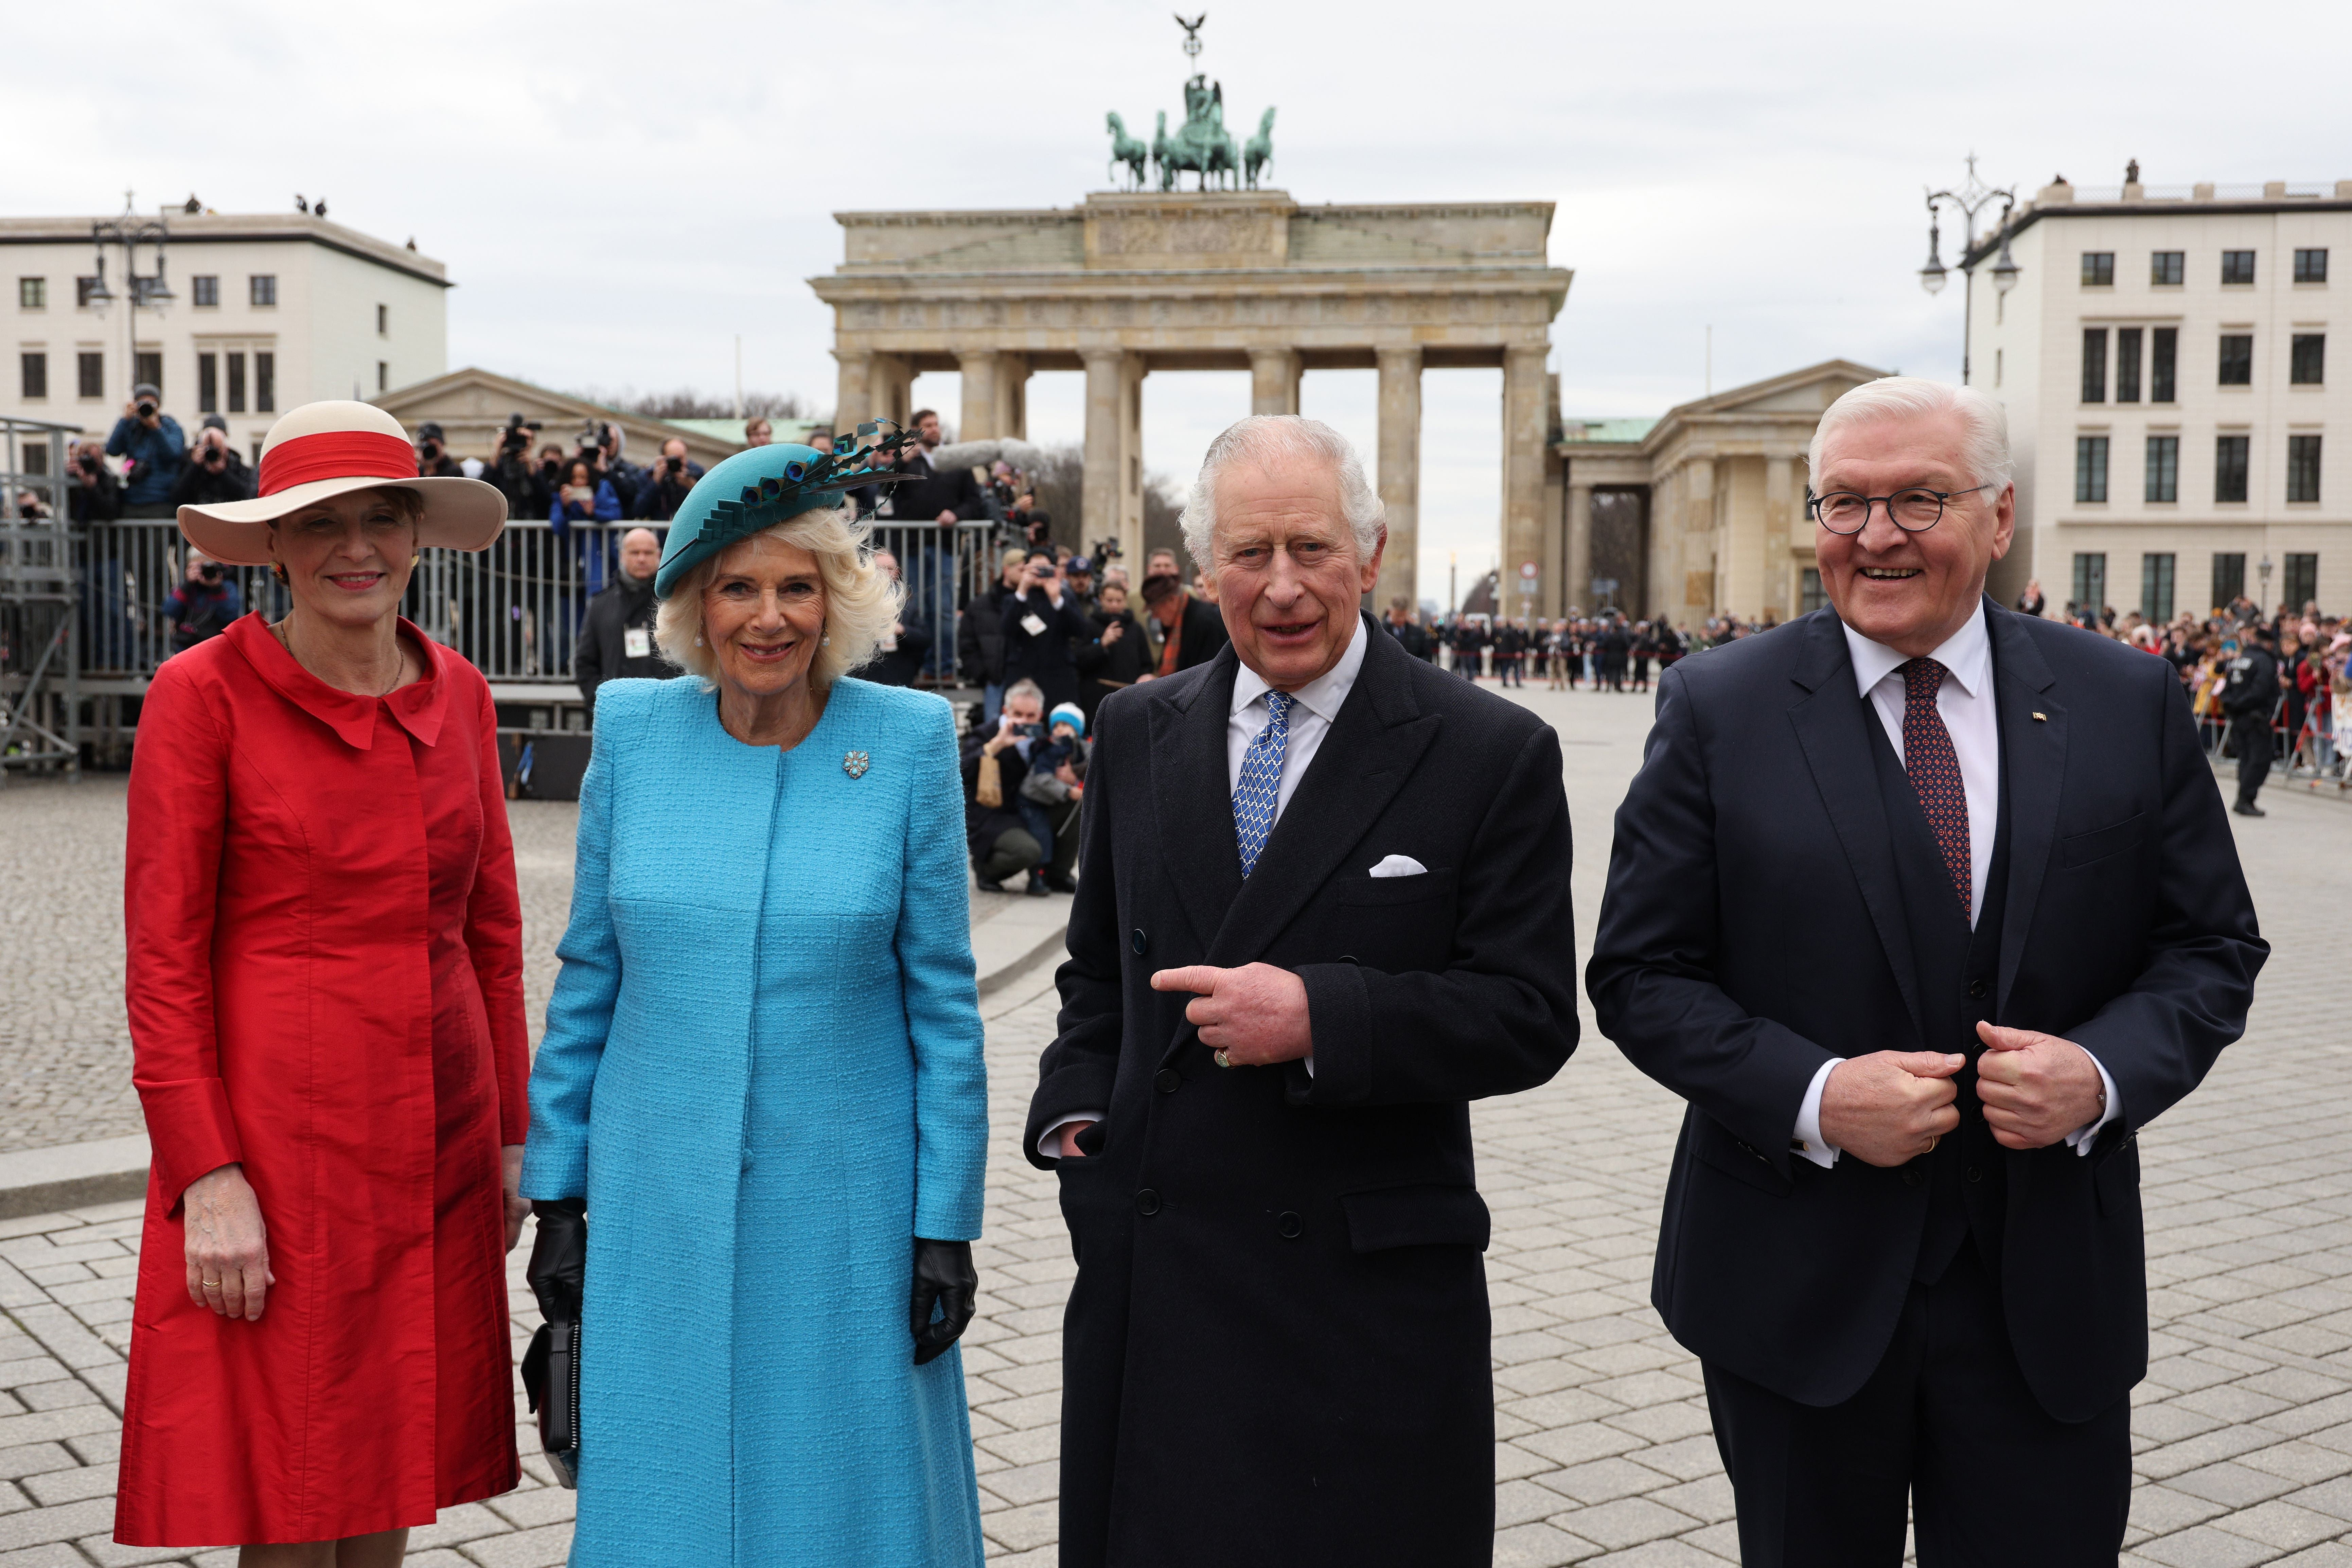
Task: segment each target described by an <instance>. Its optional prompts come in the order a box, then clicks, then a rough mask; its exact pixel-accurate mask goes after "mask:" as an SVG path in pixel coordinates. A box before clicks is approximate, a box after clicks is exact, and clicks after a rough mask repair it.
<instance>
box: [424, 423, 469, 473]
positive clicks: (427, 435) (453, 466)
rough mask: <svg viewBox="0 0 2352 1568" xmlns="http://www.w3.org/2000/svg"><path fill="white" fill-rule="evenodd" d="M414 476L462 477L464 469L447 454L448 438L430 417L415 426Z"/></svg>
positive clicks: (455, 459)
mask: <svg viewBox="0 0 2352 1568" xmlns="http://www.w3.org/2000/svg"><path fill="white" fill-rule="evenodd" d="M416 477H417V478H418V479H464V478H465V477H466V470H465V469H464V468H460V467H459V466H458V464H457V458H453V457H451V456H450V455H449V438H448V437H446V436H444V435H443V434H441V426H438V425H436V424H435V423H433V421H431V420H430V419H428V420H426V421H425V423H424V424H422V425H419V426H417V427H416Z"/></svg>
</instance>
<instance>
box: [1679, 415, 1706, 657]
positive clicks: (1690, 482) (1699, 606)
mask: <svg viewBox="0 0 2352 1568" xmlns="http://www.w3.org/2000/svg"><path fill="white" fill-rule="evenodd" d="M1681 474H1682V480H1683V487H1682V488H1683V518H1682V523H1683V526H1682V536H1683V541H1682V544H1683V547H1682V563H1683V582H1682V601H1683V602H1682V608H1681V609H1680V610H1679V611H1677V612H1676V613H1675V618H1676V619H1678V620H1686V621H1688V622H1689V623H1690V625H1691V629H1692V630H1693V631H1696V630H1698V629H1699V627H1700V626H1701V625H1702V624H1703V623H1704V622H1705V621H1706V617H1707V616H1711V615H1713V614H1714V613H1715V598H1716V593H1715V577H1716V560H1715V458H1713V457H1712V456H1706V457H1694V458H1689V459H1687V460H1686V461H1685V462H1684V463H1683V465H1682V468H1681Z"/></svg>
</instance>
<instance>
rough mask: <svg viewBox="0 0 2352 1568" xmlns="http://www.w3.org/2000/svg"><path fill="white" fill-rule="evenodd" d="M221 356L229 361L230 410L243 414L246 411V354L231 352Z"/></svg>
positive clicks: (233, 412) (232, 412)
mask: <svg viewBox="0 0 2352 1568" xmlns="http://www.w3.org/2000/svg"><path fill="white" fill-rule="evenodd" d="M221 357H222V358H224V359H226V360H227V361H228V411H229V412H230V413H231V414H242V413H244V412H245V356H244V355H243V354H241V353H231V354H224V355H222V356H221Z"/></svg>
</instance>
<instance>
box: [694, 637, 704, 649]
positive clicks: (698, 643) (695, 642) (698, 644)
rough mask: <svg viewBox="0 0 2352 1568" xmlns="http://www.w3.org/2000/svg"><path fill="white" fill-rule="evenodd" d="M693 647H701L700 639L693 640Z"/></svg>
mask: <svg viewBox="0 0 2352 1568" xmlns="http://www.w3.org/2000/svg"><path fill="white" fill-rule="evenodd" d="M694 646H695V647H701V646H702V639H701V638H700V637H697V638H695V639H694Z"/></svg>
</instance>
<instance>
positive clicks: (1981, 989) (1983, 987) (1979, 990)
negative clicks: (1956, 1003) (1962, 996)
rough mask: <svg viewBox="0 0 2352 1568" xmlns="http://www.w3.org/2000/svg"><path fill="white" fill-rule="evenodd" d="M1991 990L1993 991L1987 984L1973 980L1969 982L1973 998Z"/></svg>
mask: <svg viewBox="0 0 2352 1568" xmlns="http://www.w3.org/2000/svg"><path fill="white" fill-rule="evenodd" d="M1990 989H1991V987H1990V986H1988V985H1987V984H1985V983H1984V982H1983V981H1981V980H1971V981H1969V995H1971V996H1982V995H1983V994H1985V993H1986V992H1987V991H1988V990H1990Z"/></svg>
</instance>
